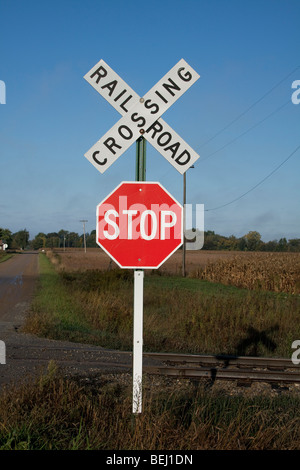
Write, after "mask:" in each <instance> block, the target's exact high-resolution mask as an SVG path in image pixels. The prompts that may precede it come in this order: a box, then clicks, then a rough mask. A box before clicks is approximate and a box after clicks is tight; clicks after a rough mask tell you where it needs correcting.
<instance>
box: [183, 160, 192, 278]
mask: <svg viewBox="0 0 300 470" xmlns="http://www.w3.org/2000/svg"><path fill="white" fill-rule="evenodd" d="M190 168H195V166H194V165H192V166H191V167H190ZM185 206H186V172H184V173H183V245H182V276H183V277H185V275H186V269H185V252H186V245H185V241H186V240H185V231H186V207H185Z"/></svg>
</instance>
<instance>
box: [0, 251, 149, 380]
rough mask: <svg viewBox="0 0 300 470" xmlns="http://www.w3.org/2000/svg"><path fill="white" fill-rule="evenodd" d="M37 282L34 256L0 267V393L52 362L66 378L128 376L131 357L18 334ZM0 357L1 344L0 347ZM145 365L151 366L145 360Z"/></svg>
mask: <svg viewBox="0 0 300 470" xmlns="http://www.w3.org/2000/svg"><path fill="white" fill-rule="evenodd" d="M37 279H38V254H37V252H26V253H24V254H16V255H15V256H14V257H13V258H10V259H9V260H7V261H5V262H3V263H0V341H2V342H4V345H5V348H4V349H5V351H4V352H5V361H3V357H2V358H1V357H0V389H1V388H2V386H5V385H9V384H10V383H17V382H24V381H26V380H28V379H29V378H31V377H32V376H33V375H36V374H40V373H41V372H42V371H45V369H47V367H48V365H49V362H50V361H51V360H52V361H55V363H56V364H57V366H58V367H59V368H60V369H61V370H62V371H63V373H64V374H65V375H67V376H69V375H77V376H80V377H85V378H86V379H85V380H94V379H95V377H97V376H98V375H99V374H103V373H105V374H115V373H120V372H121V373H124V374H128V373H129V374H130V373H131V371H132V354H131V353H130V352H128V353H127V352H121V351H113V350H106V349H103V348H101V347H95V346H89V345H84V344H77V343H71V342H68V341H54V340H48V339H45V338H38V337H36V336H34V335H28V334H25V333H22V330H21V327H22V324H23V322H24V319H25V316H26V311H27V309H28V308H29V307H30V304H31V301H32V298H33V295H34V290H35V288H36V281H37ZM0 346H1V347H0V353H1V354H0V355H2V356H3V347H2V346H3V343H0ZM144 362H145V365H146V364H147V365H148V364H149V365H155V364H156V363H157V362H156V361H155V362H153V361H152V360H150V361H149V359H146V358H145V360H144Z"/></svg>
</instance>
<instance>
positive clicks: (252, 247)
mask: <svg viewBox="0 0 300 470" xmlns="http://www.w3.org/2000/svg"><path fill="white" fill-rule="evenodd" d="M244 238H245V240H246V248H247V250H248V251H256V250H259V249H260V247H261V234H260V233H259V232H255V231H252V232H249V233H247V234H246V235H244Z"/></svg>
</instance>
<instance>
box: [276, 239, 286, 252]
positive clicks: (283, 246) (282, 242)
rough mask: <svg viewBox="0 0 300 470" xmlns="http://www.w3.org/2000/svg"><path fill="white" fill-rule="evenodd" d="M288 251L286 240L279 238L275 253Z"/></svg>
mask: <svg viewBox="0 0 300 470" xmlns="http://www.w3.org/2000/svg"><path fill="white" fill-rule="evenodd" d="M287 249H288V242H287V239H286V238H280V240H279V242H278V244H277V251H287Z"/></svg>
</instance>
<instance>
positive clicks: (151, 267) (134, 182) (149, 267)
mask: <svg viewBox="0 0 300 470" xmlns="http://www.w3.org/2000/svg"><path fill="white" fill-rule="evenodd" d="M123 184H131V185H138V184H139V185H141V184H157V185H158V186H160V188H161V189H162V190H163V191H165V193H166V194H167V195H168V196H169V197H170V198H171V199H173V201H174V203H176V204H177V205H178V206H179V208H180V212H181V221H180V234H181V238H180V240H179V242H178V245H177V247H176V248H174V250H172V252H171V253H169V255H168V256H167V257H166V258H164V260H163V261H162V262H161V263H160V264H159V265H157V266H135V265H133V266H122V265H121V264H120V263H119V262H118V261H117V260H116V259H115V258H114V257H113V256H112V255H111V254H110V253H109V251H108V250H107V249H106V248H105V247H103V246H102V245H101V244H100V243H98V208H99V207H100V206H101V205H102V204H103V203H104V202H105V201H107V199H108V198H109V197H110V196H111V195H112V194H114V193H115V192H116V191H117V190H118V189H119V188H120V187H121V186H122V185H123ZM183 210H184V209H183V206H182V205H181V204H180V202H178V201H177V199H175V198H174V196H172V194H171V193H170V192H169V191H168V190H167V189H166V188H165V187H164V186H163V185H162V184H161V183H159V182H158V181H122V182H121V183H120V184H118V186H116V187H115V188H114V189H113V191H111V192H110V193H109V194H108V195H107V196H106V197H105V198H104V199H103V200H102V201H101V202H99V204H97V207H96V243H97V245H98V246H100V248H101V249H102V250H104V251H105V253H106V254H107V255H108V256H109V257H110V258H111V259H112V260H113V261H114V262H115V263H116V264H117V265H118V266H119V267H120V268H122V269H158V268H160V266H161V265H162V264H163V263H164V262H165V261H167V259H169V258H170V256H172V255H173V254H174V253H175V251H177V250H178V248H180V247H181V245H182V244H183Z"/></svg>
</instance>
